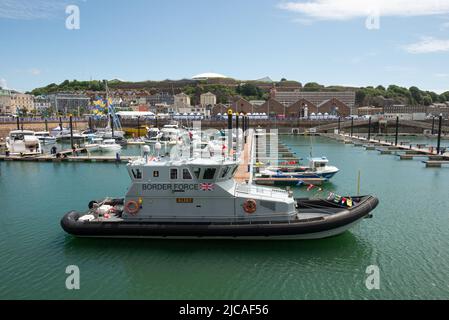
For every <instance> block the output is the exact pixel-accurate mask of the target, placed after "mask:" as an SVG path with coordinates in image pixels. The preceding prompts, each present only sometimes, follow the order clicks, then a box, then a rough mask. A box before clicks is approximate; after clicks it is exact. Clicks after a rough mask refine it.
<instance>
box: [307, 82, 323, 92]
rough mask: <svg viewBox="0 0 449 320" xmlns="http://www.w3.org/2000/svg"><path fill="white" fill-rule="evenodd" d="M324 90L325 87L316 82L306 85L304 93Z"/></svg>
mask: <svg viewBox="0 0 449 320" xmlns="http://www.w3.org/2000/svg"><path fill="white" fill-rule="evenodd" d="M323 88H324V86H322V85H320V84H318V83H316V82H309V83H306V84H305V85H304V91H320V90H321V89H323Z"/></svg>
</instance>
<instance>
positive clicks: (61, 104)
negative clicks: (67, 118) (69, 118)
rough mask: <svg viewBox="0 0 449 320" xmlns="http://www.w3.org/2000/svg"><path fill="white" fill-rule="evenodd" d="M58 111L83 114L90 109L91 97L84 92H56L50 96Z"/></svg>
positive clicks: (54, 107) (51, 102)
mask: <svg viewBox="0 0 449 320" xmlns="http://www.w3.org/2000/svg"><path fill="white" fill-rule="evenodd" d="M48 98H49V99H50V104H51V109H52V111H54V112H56V113H61V114H65V115H67V114H75V115H81V114H83V113H86V112H87V111H88V109H89V104H90V99H89V97H87V96H86V95H83V94H71V93H56V94H51V95H49V96H48Z"/></svg>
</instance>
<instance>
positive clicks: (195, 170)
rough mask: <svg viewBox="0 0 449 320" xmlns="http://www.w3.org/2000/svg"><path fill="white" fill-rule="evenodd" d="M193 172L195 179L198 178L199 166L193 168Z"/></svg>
mask: <svg viewBox="0 0 449 320" xmlns="http://www.w3.org/2000/svg"><path fill="white" fill-rule="evenodd" d="M193 174H194V175H195V177H196V178H197V179H199V178H200V174H201V168H195V169H194V170H193Z"/></svg>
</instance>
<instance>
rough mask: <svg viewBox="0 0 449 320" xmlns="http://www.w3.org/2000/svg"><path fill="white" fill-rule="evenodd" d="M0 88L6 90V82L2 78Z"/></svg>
mask: <svg viewBox="0 0 449 320" xmlns="http://www.w3.org/2000/svg"><path fill="white" fill-rule="evenodd" d="M0 87H2V88H3V89H8V84H7V83H6V80H5V79H3V78H0Z"/></svg>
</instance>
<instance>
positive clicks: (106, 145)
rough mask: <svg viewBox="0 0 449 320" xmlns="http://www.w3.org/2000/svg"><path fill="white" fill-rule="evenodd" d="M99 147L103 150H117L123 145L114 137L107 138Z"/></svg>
mask: <svg viewBox="0 0 449 320" xmlns="http://www.w3.org/2000/svg"><path fill="white" fill-rule="evenodd" d="M98 149H99V150H100V151H102V152H116V151H120V150H122V146H121V145H119V144H118V143H116V142H115V140H114V139H106V140H104V141H103V142H102V143H101V144H99V146H98Z"/></svg>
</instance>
